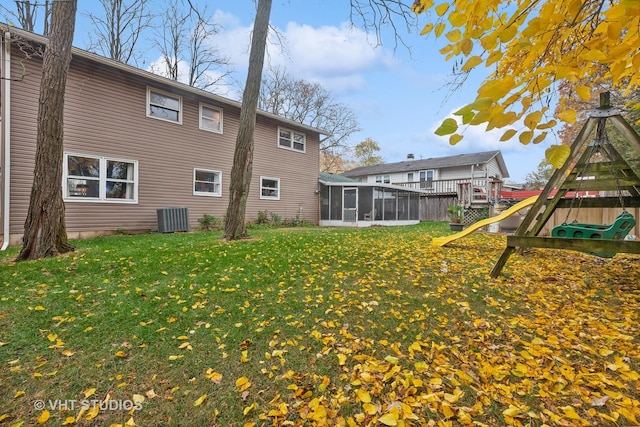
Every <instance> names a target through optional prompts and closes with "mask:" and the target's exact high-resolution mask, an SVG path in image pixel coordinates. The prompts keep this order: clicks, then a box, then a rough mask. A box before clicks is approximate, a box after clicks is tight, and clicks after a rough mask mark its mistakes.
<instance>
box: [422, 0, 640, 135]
mask: <svg viewBox="0 0 640 427" xmlns="http://www.w3.org/2000/svg"><path fill="white" fill-rule="evenodd" d="M413 10H414V12H416V13H418V14H423V13H424V14H426V15H427V16H429V22H428V23H427V24H426V25H425V27H424V28H423V30H422V32H421V34H423V35H427V34H434V35H435V36H436V38H444V39H446V44H445V46H444V47H442V49H440V53H441V54H442V55H444V56H445V58H446V59H447V60H455V65H454V68H455V70H456V72H458V73H460V74H463V75H464V74H466V73H470V72H471V71H473V70H475V69H478V68H480V67H483V66H484V67H488V68H491V74H490V75H489V76H488V77H487V78H486V79H485V80H484V81H483V83H482V84H481V85H480V87H479V88H478V90H477V96H476V98H475V99H474V100H473V101H472V102H471V103H469V104H467V105H466V106H464V107H463V108H461V109H460V110H459V111H457V112H456V113H455V115H456V116H458V117H459V120H456V119H452V118H448V119H446V120H444V122H443V123H442V125H441V126H440V128H439V129H438V130H437V131H436V133H437V134H438V135H450V137H449V138H450V139H449V141H450V143H451V144H455V143H457V142H459V141H460V140H461V139H462V138H463V136H462V133H463V132H462V131H461V130H460V128H459V125H460V123H461V124H462V125H485V126H486V129H487V130H491V129H501V128H505V132H504V134H503V135H502V138H501V140H502V141H507V140H510V139H512V138H514V137H516V136H517V138H518V140H519V141H520V142H521V143H522V144H529V143H534V144H535V143H539V142H541V141H543V140H544V139H545V137H546V136H547V133H548V131H549V130H550V129H552V128H554V127H555V126H556V125H557V124H558V121H562V122H566V123H573V122H575V120H576V117H577V112H576V111H575V110H574V109H572V108H570V107H569V106H566V107H564V108H563V105H564V104H563V101H562V99H560V100H558V99H556V89H557V85H558V84H560V83H566V84H568V85H570V87H571V89H572V91H574V92H575V93H576V94H577V95H578V96H579V97H580V98H581V99H583V100H585V101H586V100H589V99H590V98H591V93H592V92H591V86H592V85H596V84H604V85H606V86H609V87H611V88H614V89H617V90H620V91H621V92H623V93H628V92H630V91H632V90H633V89H634V88H637V87H638V86H639V84H640V74H638V73H637V70H638V68H640V52H639V51H638V46H640V35H639V30H638V29H639V28H640V2H638V1H637V0H619V1H610V0H520V1H514V0H502V1H500V0H476V1H473V2H467V1H453V2H438V3H435V2H434V1H433V0H416V1H415V2H414V4H413ZM554 101H559V105H560V107H561V108H560V111H559V112H558V114H557V115H556V117H554V115H553V112H554V109H553V108H552V105H551V104H552V103H553V102H554ZM636 102H637V101H636ZM635 107H636V108H638V107H640V103H637V104H636V105H635Z"/></svg>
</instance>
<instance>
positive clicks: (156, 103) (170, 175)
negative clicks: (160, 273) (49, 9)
mask: <svg viewBox="0 0 640 427" xmlns="http://www.w3.org/2000/svg"><path fill="white" fill-rule="evenodd" d="M0 30H3V31H2V33H1V34H0V36H1V40H0V42H1V52H0V55H1V58H0V59H1V61H0V66H1V69H0V71H1V76H0V77H1V82H0V105H1V121H0V153H1V156H2V157H1V159H0V160H1V164H0V166H1V167H2V169H1V171H2V185H1V186H0V196H1V197H0V201H1V203H0V208H1V209H0V217H1V223H2V227H3V233H2V237H3V239H4V242H5V247H6V243H7V242H9V241H10V242H11V243H12V244H18V243H20V239H21V236H22V234H23V232H24V221H25V218H26V214H27V210H28V205H29V195H30V191H31V185H32V181H33V167H34V161H35V160H34V159H35V149H36V126H37V112H38V96H39V86H40V77H41V70H42V55H41V52H42V50H43V45H44V44H46V43H47V39H45V38H43V37H41V36H38V35H35V34H32V33H29V32H25V31H22V30H19V29H14V28H12V27H7V26H2V25H0ZM72 53H73V59H72V61H71V66H70V69H69V74H68V80H67V86H66V95H65V115H64V165H63V177H62V182H61V183H60V184H61V185H62V189H63V197H64V201H65V209H66V225H67V232H68V234H69V237H71V238H74V237H84V236H91V235H96V234H104V233H106V232H112V231H114V230H155V229H157V228H158V223H157V213H158V209H162V208H171V207H186V208H188V214H189V221H188V224H189V226H190V227H191V228H194V227H197V225H198V219H199V218H200V217H202V216H203V215H205V214H209V215H213V216H216V217H219V218H222V217H223V216H224V215H225V213H226V209H227V204H228V200H229V199H228V196H229V191H228V188H229V183H230V175H231V167H232V163H233V157H234V149H235V142H236V136H237V133H238V126H239V117H240V103H238V102H236V101H232V100H229V99H226V98H223V97H221V96H217V95H213V94H211V93H209V92H205V91H203V90H199V89H196V88H193V87H190V86H187V85H184V84H181V83H177V82H175V81H172V80H168V79H166V78H163V77H160V76H157V75H154V74H151V73H149V72H146V71H143V70H140V69H137V68H134V67H131V66H128V65H125V64H122V63H119V62H115V61H112V60H110V59H107V58H104V57H101V56H98V55H95V54H92V53H89V52H86V51H83V50H80V49H76V48H73V50H72ZM325 134H326V133H325V132H323V131H321V130H319V129H317V128H313V127H309V126H306V125H303V124H300V123H296V122H293V121H290V120H287V119H284V118H282V117H278V116H275V115H273V114H269V113H266V112H258V115H257V118H256V129H255V135H254V141H255V145H254V153H253V178H252V180H251V191H250V193H249V196H248V199H247V210H246V219H247V220H251V219H254V218H256V217H257V214H258V212H259V211H269V212H273V213H276V214H277V215H279V216H280V217H282V218H294V217H296V216H297V217H299V218H301V219H304V220H307V221H310V222H313V223H318V222H319V212H318V191H317V190H318V178H319V172H318V171H319V140H320V137H321V135H325Z"/></svg>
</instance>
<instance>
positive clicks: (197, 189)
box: [193, 168, 222, 197]
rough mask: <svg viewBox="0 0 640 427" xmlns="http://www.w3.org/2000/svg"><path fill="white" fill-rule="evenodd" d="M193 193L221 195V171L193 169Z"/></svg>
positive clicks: (198, 194)
mask: <svg viewBox="0 0 640 427" xmlns="http://www.w3.org/2000/svg"><path fill="white" fill-rule="evenodd" d="M193 194H194V195H197V196H215V197H220V196H222V172H220V171H213V170H208V169H197V168H196V169H193Z"/></svg>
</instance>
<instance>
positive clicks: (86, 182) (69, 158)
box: [62, 154, 138, 203]
mask: <svg viewBox="0 0 640 427" xmlns="http://www.w3.org/2000/svg"><path fill="white" fill-rule="evenodd" d="M63 182H64V185H63V186H62V187H63V196H64V199H65V200H66V201H75V200H77V201H98V202H125V203H131V202H137V201H138V162H137V161H135V160H120V159H110V158H107V157H98V156H90V155H83V154H65V156H64V173H63Z"/></svg>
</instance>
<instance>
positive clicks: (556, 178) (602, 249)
mask: <svg viewBox="0 0 640 427" xmlns="http://www.w3.org/2000/svg"><path fill="white" fill-rule="evenodd" d="M607 121H609V122H610V123H611V124H612V125H613V126H614V127H615V129H616V130H617V131H618V132H619V133H620V134H621V135H622V136H624V137H625V138H626V139H627V141H628V142H629V145H630V147H631V151H632V152H633V153H635V155H637V157H636V158H640V136H638V134H637V133H636V132H635V130H634V129H633V128H632V127H631V126H630V125H629V123H627V122H626V121H625V119H624V118H623V117H622V116H621V115H620V113H619V111H618V110H617V109H615V108H612V107H611V105H610V102H609V93H603V94H600V106H599V107H598V108H596V109H595V110H594V111H593V112H592V113H591V114H590V116H589V119H588V120H587V122H586V123H585V125H584V126H583V128H582V130H581V131H580V133H579V134H578V136H577V137H576V139H575V140H574V142H573V144H572V145H571V152H570V154H569V158H568V160H567V161H566V162H565V164H564V165H563V166H562V167H561V168H560V169H557V170H556V171H555V172H554V173H553V175H552V176H551V178H550V179H549V182H548V183H547V185H546V186H545V188H544V189H543V190H542V193H541V194H540V195H539V196H538V199H537V200H536V202H535V203H534V204H533V205H532V206H531V209H530V210H529V213H528V214H527V215H526V216H525V217H524V219H523V220H522V223H521V224H520V226H519V227H518V229H517V230H516V232H515V233H514V234H513V235H512V236H508V237H507V247H506V248H505V250H504V252H503V253H502V255H501V256H500V258H499V259H498V261H497V262H496V264H495V266H494V267H493V269H492V270H491V273H490V275H491V277H493V278H495V277H497V276H499V275H500V273H501V271H502V269H503V267H504V266H505V264H506V263H507V260H508V259H509V257H510V256H511V254H513V252H514V251H515V250H516V248H523V249H524V248H550V249H570V250H577V251H583V252H588V253H591V254H593V255H596V256H600V257H611V256H613V255H614V254H616V253H634V254H640V241H633V240H625V236H626V235H627V234H628V232H629V231H630V230H631V229H633V227H634V226H635V218H634V217H633V215H631V214H630V213H628V212H627V211H626V208H627V207H640V178H639V177H638V175H637V174H636V172H634V170H633V169H632V168H631V167H630V166H629V163H628V161H627V159H625V158H624V157H623V156H621V155H620V153H619V152H618V151H617V150H616V149H615V148H614V147H613V145H611V143H610V142H609V140H608V138H607V134H606V129H605V125H606V123H607ZM594 129H596V132H595V138H594V139H593V140H592V141H591V142H588V138H589V137H590V135H591V134H592V133H593V131H594ZM576 159H578V160H577V161H575V160H576ZM570 168H572V169H570ZM554 189H557V192H556V194H555V195H554V196H553V197H550V195H551V194H552V191H553V190H554ZM584 191H607V192H608V191H616V196H615V197H614V196H610V197H593V198H582V197H580V196H579V195H580V193H581V192H584ZM571 192H572V193H573V197H566V196H567V195H568V193H571ZM576 200H577V203H578V205H579V208H583V207H585V208H619V209H621V211H622V212H621V214H620V215H618V217H617V218H616V220H615V221H614V222H613V223H612V224H610V225H597V224H580V223H576V222H574V223H570V224H567V223H566V220H565V223H564V224H562V225H558V226H556V227H555V228H554V229H553V231H552V233H551V237H542V236H538V233H540V231H541V230H542V229H543V228H544V226H545V225H546V223H547V221H548V220H549V218H551V216H552V215H553V213H554V211H555V210H556V209H557V208H568V210H569V212H571V209H572V208H573V207H574V204H575V203H576ZM568 217H569V215H568V214H567V218H568Z"/></svg>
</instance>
